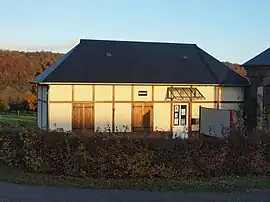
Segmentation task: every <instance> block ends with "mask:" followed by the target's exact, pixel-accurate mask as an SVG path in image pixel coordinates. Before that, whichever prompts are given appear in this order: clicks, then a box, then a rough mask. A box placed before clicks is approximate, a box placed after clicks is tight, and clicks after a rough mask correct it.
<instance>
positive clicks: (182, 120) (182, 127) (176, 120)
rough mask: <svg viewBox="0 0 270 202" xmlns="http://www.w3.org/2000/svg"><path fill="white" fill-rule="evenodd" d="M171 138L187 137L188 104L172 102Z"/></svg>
mask: <svg viewBox="0 0 270 202" xmlns="http://www.w3.org/2000/svg"><path fill="white" fill-rule="evenodd" d="M172 116H173V117H172V121H173V123H172V124H173V138H187V137H188V104H178V103H175V104H173V113H172Z"/></svg>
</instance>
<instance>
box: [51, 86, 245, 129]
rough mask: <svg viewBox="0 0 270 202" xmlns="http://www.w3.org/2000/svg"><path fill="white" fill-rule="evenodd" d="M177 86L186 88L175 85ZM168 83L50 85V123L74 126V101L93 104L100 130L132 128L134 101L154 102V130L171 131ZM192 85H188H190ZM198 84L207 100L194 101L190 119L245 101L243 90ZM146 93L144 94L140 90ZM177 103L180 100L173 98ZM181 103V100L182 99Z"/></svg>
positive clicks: (67, 126)
mask: <svg viewBox="0 0 270 202" xmlns="http://www.w3.org/2000/svg"><path fill="white" fill-rule="evenodd" d="M173 86H174V87H184V86H177V85H173ZM168 87H170V85H167V86H161V85H154V86H152V85H134V86H133V85H115V86H113V85H90V84H89V85H50V90H49V103H50V105H49V126H50V129H56V128H63V129H64V130H71V129H72V126H71V125H72V103H73V102H75V103H80V102H82V103H93V104H94V123H95V131H96V130H103V131H104V130H106V129H108V127H109V128H110V129H112V127H113V126H114V127H115V129H116V128H117V130H118V131H124V130H127V131H130V130H131V122H132V116H131V114H132V102H147V103H152V104H153V130H164V131H168V130H171V127H172V126H171V124H172V117H171V116H172V113H171V108H172V105H171V102H170V100H169V99H168V98H167V97H166V96H167V88H168ZM186 87H188V86H186ZM192 87H196V88H197V89H198V90H199V91H200V92H201V94H202V95H203V96H204V98H205V99H203V100H193V101H192V102H191V103H190V102H189V101H188V100H187V101H185V103H189V106H190V107H191V111H190V113H189V114H190V118H189V119H191V118H195V119H198V118H199V108H200V106H202V107H209V108H216V107H219V108H223V109H230V108H235V109H237V108H238V106H239V102H241V101H243V97H242V94H241V93H242V89H240V88H233V87H222V88H220V89H219V90H218V87H215V86H192ZM142 92H143V93H145V94H144V95H143V96H141V95H139V94H140V93H142ZM173 102H176V101H173ZM179 103H181V102H180V101H179Z"/></svg>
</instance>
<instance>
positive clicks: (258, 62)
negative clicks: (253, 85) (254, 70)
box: [242, 48, 270, 66]
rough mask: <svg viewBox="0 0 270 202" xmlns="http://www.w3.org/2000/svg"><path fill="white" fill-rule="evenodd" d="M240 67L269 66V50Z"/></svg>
mask: <svg viewBox="0 0 270 202" xmlns="http://www.w3.org/2000/svg"><path fill="white" fill-rule="evenodd" d="M242 66H270V48H268V49H266V50H265V51H263V52H261V53H260V54H259V55H257V56H255V57H254V58H252V59H250V60H249V61H247V62H245V63H244V64H243V65H242Z"/></svg>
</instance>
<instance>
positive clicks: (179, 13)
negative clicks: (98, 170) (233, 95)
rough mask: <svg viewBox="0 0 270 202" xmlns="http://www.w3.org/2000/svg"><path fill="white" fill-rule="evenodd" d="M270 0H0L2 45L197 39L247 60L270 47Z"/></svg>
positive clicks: (215, 52)
mask: <svg viewBox="0 0 270 202" xmlns="http://www.w3.org/2000/svg"><path fill="white" fill-rule="evenodd" d="M269 8H270V1H269V0H93V1H92V0H45V1H39V0H0V48H1V49H11V50H26V51H35V50H49V51H54V52H62V53H66V52H67V51H68V50H69V49H71V48H72V47H73V46H75V45H76V44H77V43H79V40H80V39H81V38H84V39H111V40H129V41H130V40H132V41H158V42H177V43H194V44H197V45H198V46H199V47H200V48H202V49H203V50H205V51H206V52H208V53H209V54H211V55H212V56H214V57H216V58H217V59H219V60H220V61H230V62H234V63H240V64H242V63H244V62H246V61H247V60H249V59H251V58H252V57H253V56H255V55H257V54H258V53H260V52H262V51H264V50H265V49H267V48H268V47H270V12H269Z"/></svg>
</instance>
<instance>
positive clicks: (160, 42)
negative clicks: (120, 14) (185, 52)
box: [80, 39, 196, 46]
mask: <svg viewBox="0 0 270 202" xmlns="http://www.w3.org/2000/svg"><path fill="white" fill-rule="evenodd" d="M89 41H96V42H98V41H103V42H124V43H145V44H172V45H191V46H192V45H195V46H196V44H195V43H180V42H165V41H164V42H163V41H135V40H114V39H80V43H84V42H89Z"/></svg>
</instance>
